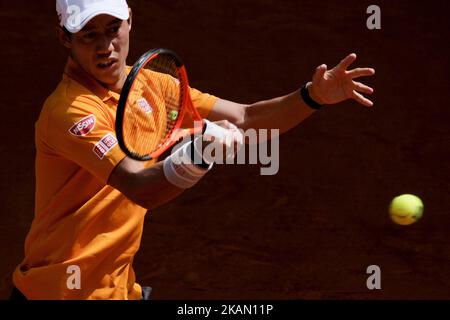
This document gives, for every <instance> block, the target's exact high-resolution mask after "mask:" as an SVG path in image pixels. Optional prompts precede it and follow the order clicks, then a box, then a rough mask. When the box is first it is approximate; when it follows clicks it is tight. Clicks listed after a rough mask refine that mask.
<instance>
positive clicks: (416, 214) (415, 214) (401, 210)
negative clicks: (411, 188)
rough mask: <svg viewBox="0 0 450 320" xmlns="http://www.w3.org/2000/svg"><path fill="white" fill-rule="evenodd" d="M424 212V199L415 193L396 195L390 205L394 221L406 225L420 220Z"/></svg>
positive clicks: (390, 212)
mask: <svg viewBox="0 0 450 320" xmlns="http://www.w3.org/2000/svg"><path fill="white" fill-rule="evenodd" d="M422 214H423V203H422V200H420V198H419V197H417V196H415V195H413V194H402V195H400V196H398V197H395V198H394V199H393V200H392V202H391V205H390V207H389V215H390V216H391V219H392V221H394V222H395V223H397V224H401V225H405V226H406V225H409V224H412V223H414V222H416V221H417V220H419V219H420V218H421V217H422Z"/></svg>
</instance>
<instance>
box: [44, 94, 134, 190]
mask: <svg viewBox="0 0 450 320" xmlns="http://www.w3.org/2000/svg"><path fill="white" fill-rule="evenodd" d="M68 103H70V105H68V106H67V107H63V106H59V107H58V108H55V109H53V110H52V112H50V113H49V118H48V122H47V129H46V130H47V142H48V144H49V147H50V148H52V149H53V150H54V151H55V152H56V153H58V154H60V155H62V156H64V157H65V158H67V159H69V160H71V161H73V162H75V163H76V164H78V165H79V166H80V167H82V168H84V169H86V170H87V171H89V172H90V173H91V174H92V175H93V176H95V177H97V178H98V179H100V180H101V181H102V182H104V183H105V184H106V183H107V181H108V179H109V176H110V174H111V172H112V170H113V169H114V168H115V167H116V166H117V164H118V163H119V162H120V161H122V160H123V159H124V158H125V156H126V155H125V153H124V152H123V151H122V150H121V149H120V147H119V145H118V143H117V139H116V135H115V129H114V126H115V124H114V118H113V117H112V116H111V115H110V114H109V113H108V112H107V110H106V108H107V106H106V105H105V104H104V103H103V102H102V101H101V100H100V99H98V100H97V99H96V98H93V97H89V96H79V97H77V98H76V99H75V100H74V101H71V102H68Z"/></svg>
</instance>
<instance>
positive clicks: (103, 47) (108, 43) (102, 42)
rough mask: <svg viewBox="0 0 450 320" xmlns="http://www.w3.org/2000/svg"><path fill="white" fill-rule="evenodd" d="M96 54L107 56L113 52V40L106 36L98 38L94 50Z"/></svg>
mask: <svg viewBox="0 0 450 320" xmlns="http://www.w3.org/2000/svg"><path fill="white" fill-rule="evenodd" d="M96 51H97V54H101V55H103V54H109V53H111V52H113V51H114V45H113V39H111V38H110V37H108V36H106V35H102V36H101V37H99V39H98V42H97V48H96Z"/></svg>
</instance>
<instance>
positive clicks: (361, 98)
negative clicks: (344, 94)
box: [352, 90, 373, 107]
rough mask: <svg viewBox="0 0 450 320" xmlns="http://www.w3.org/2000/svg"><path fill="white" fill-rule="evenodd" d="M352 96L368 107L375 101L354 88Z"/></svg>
mask: <svg viewBox="0 0 450 320" xmlns="http://www.w3.org/2000/svg"><path fill="white" fill-rule="evenodd" d="M352 98H353V100H355V101H356V102H358V103H360V104H362V105H363V106H366V107H371V106H373V102H372V101H370V100H369V99H367V98H366V97H364V96H363V95H362V94H360V93H359V92H356V91H355V90H353V92H352Z"/></svg>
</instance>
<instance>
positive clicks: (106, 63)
mask: <svg viewBox="0 0 450 320" xmlns="http://www.w3.org/2000/svg"><path fill="white" fill-rule="evenodd" d="M115 63H117V60H115V59H112V60H107V61H103V62H100V63H98V64H97V68H100V69H109V68H111V67H113V65H114V64H115Z"/></svg>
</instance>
